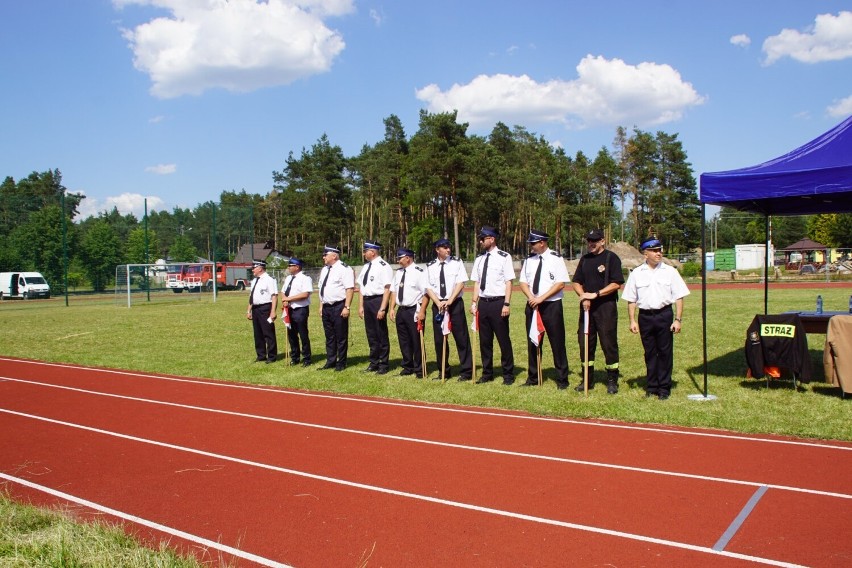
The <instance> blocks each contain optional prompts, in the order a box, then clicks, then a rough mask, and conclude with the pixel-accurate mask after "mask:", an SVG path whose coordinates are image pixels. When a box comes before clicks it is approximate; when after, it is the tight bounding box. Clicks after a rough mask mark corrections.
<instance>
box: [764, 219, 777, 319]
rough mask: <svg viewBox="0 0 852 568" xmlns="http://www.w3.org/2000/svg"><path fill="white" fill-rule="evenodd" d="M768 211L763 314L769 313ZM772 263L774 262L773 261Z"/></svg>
mask: <svg viewBox="0 0 852 568" xmlns="http://www.w3.org/2000/svg"><path fill="white" fill-rule="evenodd" d="M769 238H770V237H769V213H767V214H766V239H765V241H764V242H765V243H766V250H765V255H764V259H763V274H764V278H763V315H767V314H768V313H769ZM773 264H774V263H773Z"/></svg>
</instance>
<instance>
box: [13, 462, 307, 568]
mask: <svg viewBox="0 0 852 568" xmlns="http://www.w3.org/2000/svg"><path fill="white" fill-rule="evenodd" d="M0 479H5V480H6V481H8V482H10V483H17V484H19V485H23V486H24V487H29V488H30V489H35V490H36V491H41V492H42V493H47V494H48V495H53V496H54V497H58V498H60V499H62V500H64V501H68V502H71V503H76V504H78V505H82V506H83V507H87V508H89V509H92V510H95V511H100V512H101V513H106V514H108V515H112V516H114V517H118V518H119V519H124V520H125V521H129V522H131V523H135V524H137V525H143V526H146V527H148V528H150V529H154V530H156V531H160V532H162V533H166V534H170V535H172V536H176V537H178V538H182V539H184V540H188V541H190V542H194V543H196V544H200V545H202V546H204V547H206V548H212V549H214V550H219V551H221V552H224V553H226V554H230V555H231V556H236V557H238V558H242V559H244V560H249V561H251V562H256V563H258V564H261V565H263V566H270V567H271V568H292V566H290V565H289V564H282V563H280V562H275V561H274V560H270V559H269V558H264V557H262V556H258V555H256V554H252V553H250V552H245V551H243V550H240V549H238V548H233V547H231V546H228V545H225V544H222V543H220V542H216V541H213V540H209V539H206V538H203V537H200V536H197V535H194V534H190V533H188V532H184V531H182V530H178V529H175V528H172V527H167V526H166V525H161V524H160V523H155V522H154V521H149V520H148V519H143V518H142V517H137V516H136V515H131V514H130V513H125V512H123V511H119V510H117V509H112V508H110V507H105V506H104V505H100V504H98V503H95V502H93V501H88V500H86V499H82V498H80V497H77V496H75V495H71V494H70V493H63V492H62V491H57V490H55V489H52V488H50V487H46V486H44V485H39V484H37V483H33V482H32V481H28V480H26V479H21V478H19V477H13V476H11V475H7V474H5V473H3V472H0Z"/></svg>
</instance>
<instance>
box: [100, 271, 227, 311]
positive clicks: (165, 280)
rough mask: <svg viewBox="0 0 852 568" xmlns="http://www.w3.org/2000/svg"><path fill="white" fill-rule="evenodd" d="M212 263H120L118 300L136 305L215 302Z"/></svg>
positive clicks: (128, 304)
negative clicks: (198, 301) (207, 300)
mask: <svg viewBox="0 0 852 568" xmlns="http://www.w3.org/2000/svg"><path fill="white" fill-rule="evenodd" d="M212 274H213V263H212V262H197V263H171V264H162V263H160V264H120V265H118V266H116V267H115V299H116V303H118V304H125V303H126V304H127V307H128V308H129V307H131V306H132V305H133V303H134V302H136V303H139V302H175V301H184V302H185V301H187V300H190V301H191V300H201V299H210V298H211V297H212V299H213V301H216V285H215V284H216V283H215V278H212V277H211V275H212Z"/></svg>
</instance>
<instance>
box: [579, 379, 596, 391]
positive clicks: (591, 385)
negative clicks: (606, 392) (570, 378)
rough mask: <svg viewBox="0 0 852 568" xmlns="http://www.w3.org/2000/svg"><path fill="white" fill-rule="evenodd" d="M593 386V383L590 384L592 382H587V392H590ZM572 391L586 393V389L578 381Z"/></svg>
mask: <svg viewBox="0 0 852 568" xmlns="http://www.w3.org/2000/svg"><path fill="white" fill-rule="evenodd" d="M593 386H594V383H592V381H589V390H592V387H593ZM574 390H575V391H577V392H586V387H585V385H584V384H583V382H582V381H580V384H579V385H577V386H576V387H574Z"/></svg>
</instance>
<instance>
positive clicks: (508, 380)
mask: <svg viewBox="0 0 852 568" xmlns="http://www.w3.org/2000/svg"><path fill="white" fill-rule="evenodd" d="M503 384H504V385H506V386H507V387H508V386H510V385H514V384H515V377H512V378H511V379H503Z"/></svg>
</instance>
